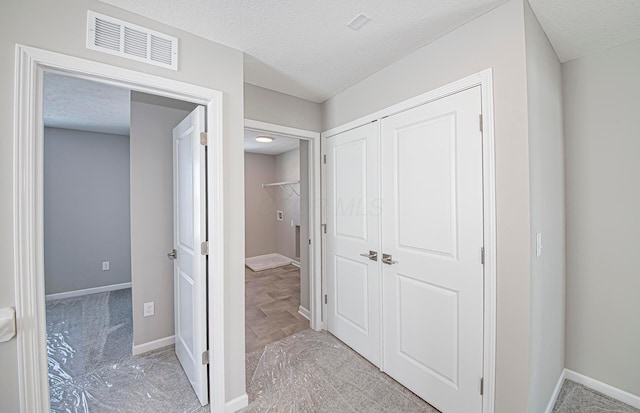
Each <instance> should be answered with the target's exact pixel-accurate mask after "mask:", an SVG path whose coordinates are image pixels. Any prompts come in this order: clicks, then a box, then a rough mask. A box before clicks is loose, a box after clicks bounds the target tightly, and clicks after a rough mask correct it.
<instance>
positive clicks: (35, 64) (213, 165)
mask: <svg viewBox="0 0 640 413" xmlns="http://www.w3.org/2000/svg"><path fill="white" fill-rule="evenodd" d="M15 58H16V60H15V62H16V63H15V65H16V66H15V79H14V111H15V112H14V153H13V173H14V187H13V199H14V204H13V214H14V217H13V219H14V233H13V242H14V254H15V255H14V261H15V264H14V269H15V277H16V278H15V279H16V285H15V294H16V295H15V297H16V319H17V320H16V322H17V329H18V334H17V348H18V380H19V388H20V409H21V411H22V412H33V413H45V412H48V411H49V384H48V376H47V356H46V354H47V349H46V320H45V294H44V258H43V257H44V253H43V250H44V239H43V184H42V181H43V179H42V178H43V177H42V174H43V165H42V164H43V130H44V127H43V113H42V101H43V91H42V89H43V72H44V71H52V72H58V73H63V74H65V75H67V76H73V77H78V78H84V79H89V80H92V81H97V82H101V83H106V84H111V85H115V86H120V87H125V88H128V89H132V90H136V91H141V92H146V93H151V94H155V95H160V96H166V97H170V98H174V99H179V100H185V101H189V102H193V103H197V104H200V105H204V106H206V107H207V124H208V126H209V138H210V139H209V148H210V150H209V151H207V152H208V164H209V168H208V177H207V178H208V182H209V191H208V197H209V199H208V205H210V206H216V208H212V209H211V210H210V211H209V223H208V225H209V228H208V232H209V234H210V237H211V239H210V240H209V241H210V245H211V254H212V255H213V256H215V257H217V259H215V260H209V268H208V269H209V280H210V282H209V291H208V295H209V303H210V307H209V343H210V348H211V349H212V359H213V361H212V363H211V366H210V371H209V384H210V387H209V391H210V394H211V398H212V403H211V404H210V409H211V411H212V412H224V410H225V386H224V383H225V373H224V368H225V366H224V327H225V325H224V280H223V275H224V261H223V260H224V231H223V224H224V219H223V210H222V205H223V203H222V201H223V185H222V184H223V169H222V168H223V161H224V159H223V157H222V145H223V143H222V138H223V135H222V109H223V108H222V101H223V99H222V93H221V92H219V91H217V90H213V89H209V88H204V87H200V86H195V85H191V84H188V83H184V82H180V81H176V80H171V79H165V78H162V77H159V76H153V75H149V74H146V73H142V72H137V71H133V70H129V69H124V68H121V67H116V66H111V65H107V64H104V63H98V62H94V61H91V60H86V59H80V58H77V57H72V56H67V55H63V54H60V53H55V52H51V51H47V50H42V49H37V48H33V47H28V46H23V45H16V55H15Z"/></svg>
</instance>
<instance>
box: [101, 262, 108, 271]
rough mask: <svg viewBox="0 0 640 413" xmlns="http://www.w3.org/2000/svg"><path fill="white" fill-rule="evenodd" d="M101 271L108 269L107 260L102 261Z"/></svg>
mask: <svg viewBox="0 0 640 413" xmlns="http://www.w3.org/2000/svg"><path fill="white" fill-rule="evenodd" d="M102 271H109V261H102Z"/></svg>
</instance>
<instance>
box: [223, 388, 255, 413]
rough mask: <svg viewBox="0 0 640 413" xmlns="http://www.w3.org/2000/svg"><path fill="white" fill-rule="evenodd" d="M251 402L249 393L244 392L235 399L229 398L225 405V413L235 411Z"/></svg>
mask: <svg viewBox="0 0 640 413" xmlns="http://www.w3.org/2000/svg"><path fill="white" fill-rule="evenodd" d="M248 404H249V396H247V394H246V393H245V394H243V395H242V396H238V397H236V398H235V399H233V400H229V401H228V402H227V403H226V404H225V407H224V411H225V413H234V412H237V411H238V410H240V409H242V408H243V407H246V406H247V405H248Z"/></svg>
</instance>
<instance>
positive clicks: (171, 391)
mask: <svg viewBox="0 0 640 413" xmlns="http://www.w3.org/2000/svg"><path fill="white" fill-rule="evenodd" d="M131 347H132V321H131V290H130V289H129V290H120V291H112V292H109V293H100V294H92V295H87V296H83V297H77V298H70V299H64V300H57V301H50V302H47V358H48V364H49V393H50V402H51V411H52V412H71V413H77V412H90V413H99V412H136V413H138V412H197V411H208V409H207V408H202V407H201V406H200V404H199V402H198V399H197V398H196V395H195V393H194V392H193V390H192V389H191V386H190V384H189V381H188V379H187V377H186V376H185V374H184V373H183V371H182V368H181V367H180V364H179V362H178V359H177V357H176V356H175V353H174V350H173V347H166V348H163V349H160V350H157V351H155V352H150V353H147V354H144V355H141V356H132V355H131Z"/></svg>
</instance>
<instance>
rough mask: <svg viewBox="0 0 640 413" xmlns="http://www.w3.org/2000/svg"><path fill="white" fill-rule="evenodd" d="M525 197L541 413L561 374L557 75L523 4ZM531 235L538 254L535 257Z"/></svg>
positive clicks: (534, 402) (534, 398)
mask: <svg viewBox="0 0 640 413" xmlns="http://www.w3.org/2000/svg"><path fill="white" fill-rule="evenodd" d="M525 35H526V47H527V106H528V113H529V176H530V179H531V181H530V194H531V200H530V203H531V246H530V253H531V344H530V345H531V350H530V351H531V361H530V368H531V383H530V385H529V410H528V411H529V412H543V411H544V410H545V408H546V406H547V404H548V403H549V400H550V399H551V397H552V395H553V391H554V389H555V387H556V384H557V383H558V379H559V377H560V375H561V374H562V370H563V369H564V312H565V219H564V216H565V210H564V209H565V208H564V137H563V125H562V69H561V66H560V61H559V60H558V57H557V56H556V54H555V52H554V50H553V48H552V46H551V43H549V40H548V39H547V36H546V35H545V33H544V32H543V31H542V28H541V27H540V24H539V23H538V20H537V19H536V17H535V15H534V14H533V12H532V11H531V8H530V7H529V3H528V2H525ZM536 233H541V234H542V244H543V250H542V255H540V257H536V240H535V237H536Z"/></svg>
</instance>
